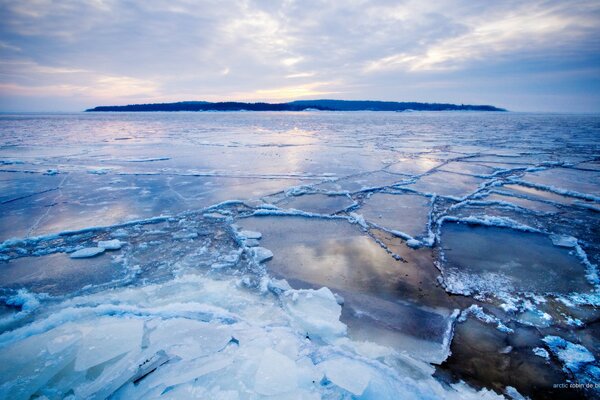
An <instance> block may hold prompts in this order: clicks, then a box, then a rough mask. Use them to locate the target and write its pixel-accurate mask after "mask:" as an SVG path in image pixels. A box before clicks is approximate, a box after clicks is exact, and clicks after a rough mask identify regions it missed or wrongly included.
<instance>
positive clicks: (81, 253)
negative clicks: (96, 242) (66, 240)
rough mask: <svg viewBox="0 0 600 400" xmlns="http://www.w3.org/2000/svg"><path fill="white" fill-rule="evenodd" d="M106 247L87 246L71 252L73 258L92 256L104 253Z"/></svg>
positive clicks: (70, 255)
mask: <svg viewBox="0 0 600 400" xmlns="http://www.w3.org/2000/svg"><path fill="white" fill-rule="evenodd" d="M104 250H106V248H104V247H85V248H83V249H79V250H76V251H74V252H72V253H71V254H69V257H71V258H91V257H96V256H97V255H100V254H102V253H104Z"/></svg>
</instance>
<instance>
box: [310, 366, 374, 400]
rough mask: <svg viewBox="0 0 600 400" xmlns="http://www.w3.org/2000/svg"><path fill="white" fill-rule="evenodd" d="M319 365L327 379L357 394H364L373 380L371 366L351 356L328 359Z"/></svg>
mask: <svg viewBox="0 0 600 400" xmlns="http://www.w3.org/2000/svg"><path fill="white" fill-rule="evenodd" d="M318 367H319V368H320V369H321V370H322V371H323V373H324V374H325V377H326V378H327V379H329V380H330V381H331V382H333V383H334V384H335V385H337V386H339V387H341V388H342V389H344V390H347V391H349V392H350V393H352V394H353V395H355V396H360V395H362V394H363V392H364V391H365V389H366V388H367V386H369V382H370V381H371V368H369V367H368V366H366V365H365V364H363V363H361V362H359V361H357V360H353V359H350V358H334V359H330V360H326V361H324V362H322V363H320V364H318Z"/></svg>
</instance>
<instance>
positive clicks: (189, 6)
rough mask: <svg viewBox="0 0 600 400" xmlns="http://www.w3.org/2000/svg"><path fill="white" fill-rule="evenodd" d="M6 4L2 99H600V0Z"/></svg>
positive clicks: (0, 43)
mask: <svg viewBox="0 0 600 400" xmlns="http://www.w3.org/2000/svg"><path fill="white" fill-rule="evenodd" d="M0 16H1V17H2V20H3V24H0V60H2V61H1V62H0V84H1V85H2V91H1V92H0V96H2V97H3V98H2V102H1V104H2V105H6V104H10V103H11V98H16V97H19V98H22V97H24V96H30V97H31V98H32V99H33V98H34V97H36V96H38V97H39V96H42V95H44V96H48V97H57V98H58V97H60V98H66V97H69V96H71V97H73V98H74V99H75V98H76V97H77V96H85V99H87V100H86V101H94V102H97V103H98V104H100V103H106V102H108V103H119V104H120V103H123V102H125V101H126V102H135V101H155V100H156V101H163V100H164V99H172V100H193V99H198V100H202V99H207V100H211V99H219V100H224V99H229V98H231V99H233V98H235V99H238V100H243V98H240V96H248V97H247V100H259V99H274V100H278V101H279V100H287V99H293V98H296V97H311V96H313V97H322V96H331V97H338V98H362V99H366V98H372V99H383V100H420V101H444V102H445V101H450V102H464V103H469V102H471V103H472V102H477V101H484V102H487V103H492V104H497V105H501V106H505V107H508V108H511V105H510V104H507V103H506V102H513V101H514V98H515V96H518V95H519V94H521V95H523V98H527V99H528V101H533V100H531V99H533V98H537V100H536V102H537V103H536V105H537V104H539V103H543V102H544V98H543V97H542V96H541V95H540V96H537V97H536V96H534V95H532V93H534V92H535V90H536V86H535V85H538V86H539V85H540V84H542V83H543V84H547V85H550V87H552V88H555V89H556V91H557V92H556V93H553V95H555V96H556V97H554V98H553V101H552V104H550V103H548V104H549V107H555V105H556V104H558V102H557V100H556V98H560V95H561V93H563V94H564V96H565V104H566V105H568V106H570V107H577V106H578V105H577V104H573V103H572V98H573V96H575V94H574V93H575V92H574V91H576V89H577V88H578V89H577V90H579V91H580V93H581V94H582V98H583V97H586V99H588V100H586V101H587V102H588V106H589V99H590V98H592V104H593V105H597V107H598V108H599V109H600V95H594V92H596V93H598V90H597V89H598V88H599V87H600V78H599V77H598V75H597V74H596V75H594V74H590V73H585V74H579V75H578V74H576V73H575V71H581V70H598V69H599V68H600V56H598V54H600V42H599V41H598V40H597V38H598V37H600V26H599V25H600V24H598V23H597V21H599V20H600V4H599V3H598V2H597V1H594V0H580V1H573V2H568V3H567V2H563V1H558V0H553V1H550V0H537V1H528V2H522V1H517V0H506V1H503V2H473V1H470V0H448V1H443V2H423V1H419V0H401V1H388V0H373V1H362V0H349V1H346V2H331V1H325V0H302V1H296V0H286V1H283V2H267V1H260V0H245V1H234V0H204V1H192V0H168V1H167V0H164V1H163V0H155V1H150V2H122V1H117V0H95V1H86V2H82V1H78V0H64V1H61V2H53V1H50V0H23V1H19V2H14V1H8V0H0ZM555 72H556V73H558V72H565V74H558V75H557V74H554V75H553V76H554V77H555V78H552V79H551V78H549V73H555ZM569 72H571V73H569ZM567 76H568V78H566V77H567ZM594 76H596V77H594ZM475 77H476V78H477V79H473V78H475ZM499 77H503V79H504V82H505V87H506V88H507V90H509V89H510V90H511V94H510V96H504V95H503V94H502V93H501V92H498V90H497V81H498V79H499ZM556 77H560V78H556ZM469 82H477V85H478V87H477V91H475V89H472V90H471V89H469V90H467V89H466V87H467V86H469ZM523 82H525V84H524V83H523ZM534 82H535V85H534ZM567 83H568V84H569V87H566V85H567ZM111 85H113V86H114V90H111V89H110V87H111ZM476 92H477V93H483V94H481V95H480V94H477V95H474V94H473V93H476ZM503 96H504V97H503ZM590 96H591V97H590ZM594 96H595V97H594ZM40 99H41V98H40ZM567 99H568V100H567ZM44 101H47V100H44ZM74 102H75V100H73V101H72V102H70V103H68V104H69V107H72V105H71V104H75V103H74ZM42 103H43V102H42V100H39V101H37V102H35V104H42ZM64 104H67V103H66V102H65V103H64ZM518 104H519V105H521V104H523V102H519V103H518ZM53 106H54V103H53ZM588 106H586V107H588Z"/></svg>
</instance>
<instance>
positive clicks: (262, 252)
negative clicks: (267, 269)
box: [252, 247, 273, 263]
mask: <svg viewBox="0 0 600 400" xmlns="http://www.w3.org/2000/svg"><path fill="white" fill-rule="evenodd" d="M252 256H253V257H254V259H255V260H256V262H257V263H263V262H265V261H269V260H270V259H271V258H273V252H272V251H271V250H269V249H265V248H264V247H253V248H252Z"/></svg>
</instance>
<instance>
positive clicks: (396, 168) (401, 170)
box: [386, 157, 442, 175]
mask: <svg viewBox="0 0 600 400" xmlns="http://www.w3.org/2000/svg"><path fill="white" fill-rule="evenodd" d="M441 164H442V162H441V161H438V160H435V159H431V158H425V157H415V158H402V159H400V160H395V161H394V163H393V164H392V165H390V166H389V167H388V168H386V171H389V172H393V173H397V174H406V175H420V174H423V173H425V172H428V171H430V170H432V169H433V168H436V167H439V166H440V165H441Z"/></svg>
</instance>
